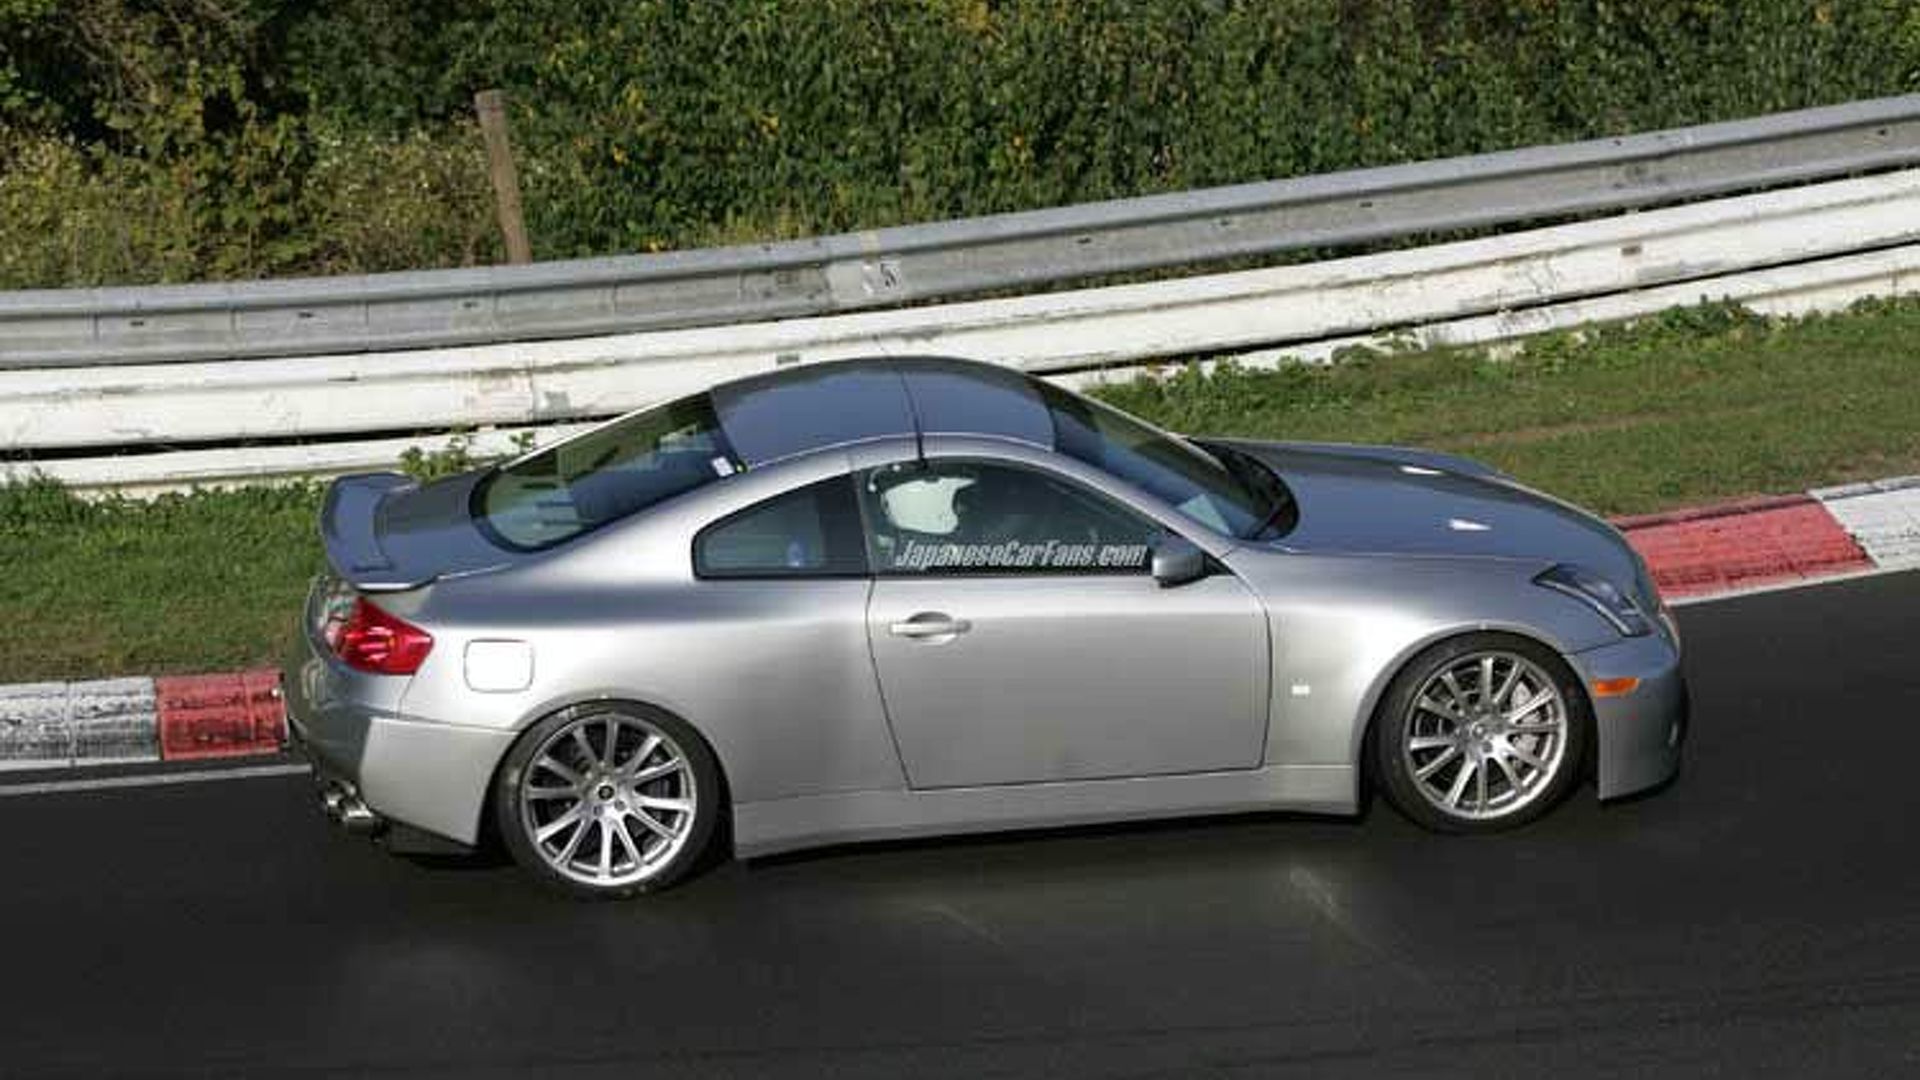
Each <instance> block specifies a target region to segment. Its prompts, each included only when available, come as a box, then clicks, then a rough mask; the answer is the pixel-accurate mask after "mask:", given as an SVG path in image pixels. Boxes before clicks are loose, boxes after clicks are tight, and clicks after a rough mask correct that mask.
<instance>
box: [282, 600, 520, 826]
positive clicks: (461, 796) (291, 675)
mask: <svg viewBox="0 0 1920 1080" xmlns="http://www.w3.org/2000/svg"><path fill="white" fill-rule="evenodd" d="M297 636H298V641H297V642H296V643H295V645H294V649H293V653H292V655H290V656H289V657H288V659H287V662H286V669H285V673H284V678H283V679H282V683H283V685H284V686H285V688H286V705H287V730H288V734H289V736H290V739H289V741H290V742H291V743H292V745H293V746H294V747H295V748H297V749H298V751H299V752H300V753H301V754H303V755H304V756H305V757H306V758H307V760H308V761H310V762H311V763H312V764H313V769H314V776H315V779H316V781H317V782H318V783H319V785H320V797H321V800H322V805H323V806H325V805H326V804H327V800H328V799H329V798H336V802H335V812H330V813H329V816H330V817H334V818H335V820H338V821H341V823H342V824H346V825H348V826H349V827H350V828H355V827H356V826H358V827H357V828H355V831H360V832H378V831H381V829H382V828H383V827H385V826H387V825H389V824H391V825H392V826H394V827H396V829H405V830H411V831H417V832H421V833H426V834H429V835H431V836H434V837H439V838H442V839H444V840H451V841H454V842H456V843H458V844H462V845H472V844H475V843H477V842H478V841H479V837H480V818H481V814H482V812H483V810H484V808H485V806H486V800H487V792H488V789H489V787H490V786H491V785H492V782H493V772H494V769H495V767H496V766H498V764H499V763H500V760H501V758H502V757H504V756H505V754H506V752H507V749H508V747H510V746H511V745H512V743H513V732H511V731H495V730H492V729H485V728H476V727H469V726H465V725H460V724H448V723H438V722H435V721H433V720H430V719H427V718H424V717H415V716H409V715H407V714H406V712H405V711H404V710H403V708H402V703H403V701H404V698H405V695H406V690H407V687H408V685H409V684H410V682H411V680H410V679H406V678H398V677H394V676H388V675H369V674H365V673H363V672H358V671H354V670H353V669H351V668H348V667H346V666H345V665H343V664H341V663H339V662H338V661H337V660H335V659H334V658H333V656H332V655H331V654H328V653H326V652H325V651H323V650H322V648H321V647H320V645H319V644H318V643H317V642H316V641H315V640H313V637H312V635H311V634H309V633H301V634H299V635H297ZM356 803H357V804H358V805H359V806H360V807H362V808H364V811H365V814H367V815H371V816H372V820H371V821H370V820H368V819H367V817H366V816H365V815H362V814H360V813H356V812H354V810H353V808H354V806H355V804H356ZM343 818H344V820H343Z"/></svg>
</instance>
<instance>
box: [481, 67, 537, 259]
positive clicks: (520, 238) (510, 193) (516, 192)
mask: <svg viewBox="0 0 1920 1080" xmlns="http://www.w3.org/2000/svg"><path fill="white" fill-rule="evenodd" d="M473 108H474V111H475V112H477V113H479V114H480V134H481V135H483V136H485V138H486V140H487V174H488V176H489V177H490V178H491V179H492V180H493V197H494V201H495V202H496V203H497V204H498V205H499V208H500V232H501V234H502V235H504V236H505V237H506V240H507V261H508V262H510V263H530V262H532V261H533V247H532V246H531V245H530V244H528V243H527V223H526V221H525V220H524V219H523V218H522V217H521V216H520V174H519V173H518V172H517V171H515V169H514V167H513V145H512V144H511V143H509V142H508V141H507V109H506V99H505V98H504V96H503V95H502V94H501V93H500V91H498V90H482V91H480V92H479V93H477V94H475V95H473Z"/></svg>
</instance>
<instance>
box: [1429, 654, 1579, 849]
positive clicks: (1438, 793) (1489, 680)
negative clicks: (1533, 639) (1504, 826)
mask: <svg viewBox="0 0 1920 1080" xmlns="http://www.w3.org/2000/svg"><path fill="white" fill-rule="evenodd" d="M1567 722H1568V721H1567V704H1566V701H1565V699H1563V698H1562V697H1561V694H1560V687H1559V685H1558V684H1557V683H1555V681H1554V680H1553V678H1552V677H1551V676H1549V675H1548V674H1547V673H1546V671H1545V670H1543V669H1542V668H1541V667H1540V666H1539V665H1538V664H1535V663H1534V662H1533V661H1531V660H1528V659H1526V658H1525V657H1522V656H1516V655H1514V654H1513V653H1510V652H1480V653H1473V654H1470V655H1467V656H1463V657H1459V658H1457V659H1455V660H1452V661H1450V662H1449V663H1448V664H1447V666H1446V667H1444V668H1441V669H1440V670H1439V671H1438V672H1436V673H1435V674H1434V675H1433V676H1431V677H1430V678H1428V679H1427V681H1426V682H1425V683H1424V684H1423V685H1422V686H1421V687H1420V692H1419V693H1417V694H1415V695H1414V697H1413V704H1412V706H1410V707H1409V708H1408V710H1407V715H1406V719H1405V722H1404V723H1403V724H1402V725H1401V743H1400V753H1401V757H1402V760H1403V762H1404V763H1405V765H1406V767H1407V775H1408V776H1410V777H1412V778H1413V786H1414V787H1415V788H1416V789H1418V790H1419V792H1420V795H1421V797H1423V798H1425V799H1426V800H1427V802H1429V803H1431V804H1432V805H1433V806H1434V808H1435V809H1437V810H1439V811H1440V812H1441V813H1443V814H1446V815H1448V816H1450V817H1455V818H1461V819H1465V820H1472V821H1490V820H1495V819H1498V818H1503V817H1506V816H1508V815H1509V814H1513V813H1515V812H1517V811H1518V810H1520V808H1522V807H1524V806H1527V805H1528V804H1530V803H1532V802H1533V801H1534V800H1536V799H1538V798H1539V797H1540V795H1541V794H1542V793H1543V792H1545V791H1546V790H1547V789H1548V788H1550V787H1551V786H1552V785H1553V780H1554V778H1555V777H1556V776H1558V775H1559V773H1560V770H1561V769H1562V768H1564V767H1565V766H1566V762H1567V760H1568V754H1567V742H1568V726H1567Z"/></svg>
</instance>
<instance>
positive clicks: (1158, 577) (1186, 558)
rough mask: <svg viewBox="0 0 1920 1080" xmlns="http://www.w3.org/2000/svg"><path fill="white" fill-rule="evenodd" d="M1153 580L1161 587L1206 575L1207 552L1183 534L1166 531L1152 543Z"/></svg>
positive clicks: (1184, 582) (1181, 583)
mask: <svg viewBox="0 0 1920 1080" xmlns="http://www.w3.org/2000/svg"><path fill="white" fill-rule="evenodd" d="M1151 572H1152V574H1153V580H1155V581H1157V582H1159V583H1160V587H1161V588H1163V589H1170V588H1172V587H1173V586H1175V585H1185V584H1186V583H1187V582H1189V581H1198V580H1200V579H1201V578H1203V577H1206V576H1207V553H1206V552H1204V551H1201V550H1200V549H1199V548H1198V547H1196V546H1194V543H1193V541H1191V540H1189V539H1187V538H1186V537H1184V536H1177V535H1174V534H1172V533H1168V534H1167V535H1166V536H1163V537H1161V538H1160V541H1159V542H1158V543H1156V544H1154V545H1153V561H1152V563H1151Z"/></svg>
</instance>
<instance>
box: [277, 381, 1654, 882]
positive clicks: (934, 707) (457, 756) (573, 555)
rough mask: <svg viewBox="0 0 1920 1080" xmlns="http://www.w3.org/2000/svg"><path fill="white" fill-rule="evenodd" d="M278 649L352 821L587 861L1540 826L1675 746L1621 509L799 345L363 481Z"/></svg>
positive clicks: (295, 704) (315, 747)
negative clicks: (1538, 821)
mask: <svg viewBox="0 0 1920 1080" xmlns="http://www.w3.org/2000/svg"><path fill="white" fill-rule="evenodd" d="M320 530H321V534H322V538H323V540H324V543H325V547H326V551H327V556H328V561H329V563H330V565H331V572H330V574H328V575H327V576H325V577H323V578H322V579H321V580H320V581H318V582H316V584H315V587H314V590H313V593H312V595H311V596H310V598H309V600H308V604H307V607H306V611H305V616H304V619H303V632H302V633H301V634H300V635H299V642H298V644H297V646H296V649H295V653H294V655H293V656H292V657H291V658H290V660H289V663H288V666H287V671H286V679H285V685H286V687H287V703H288V712H289V721H290V727H291V730H292V732H293V735H294V738H295V741H296V742H297V743H298V744H299V745H300V746H301V747H302V748H303V749H304V751H305V752H306V753H307V755H308V756H309V758H310V759H311V760H312V762H313V763H314V766H315V773H316V778H317V779H318V781H319V785H320V790H321V794H322V798H323V800H324V802H325V804H326V807H327V809H328V812H329V814H330V815H331V816H332V817H333V818H334V819H335V820H337V821H341V822H344V823H346V824H348V825H350V826H353V827H355V828H358V829H361V830H363V831H368V832H383V833H385V834H386V836H387V838H388V842H389V844H390V845H391V846H393V847H395V848H396V849H400V850H407V849H414V850H437V849H444V848H447V847H450V846H451V847H460V846H471V845H475V844H478V843H481V842H483V840H484V839H485V838H487V837H489V836H490V835H492V834H496V833H497V835H498V837H499V839H500V840H501V841H502V842H503V843H504V844H505V846H506V847H507V849H508V850H510V851H511V852H512V854H513V856H514V857H515V859H516V860H517V861H518V862H519V863H520V864H521V865H522V866H524V867H525V868H526V869H527V870H529V871H530V872H532V873H533V874H534V875H535V876H537V877H539V878H540V879H542V880H543V881H545V882H547V883H549V884H552V885H554V886H557V887H559V888H561V889H564V890H567V891H570V892H573V893H576V894H579V895H585V896H626V895H631V894H634V893H639V892H645V891H649V890H653V889H658V888H662V887H665V886H668V885H670V884H672V883H674V882H676V881H678V880H680V879H682V878H684V877H685V876H686V875H687V874H689V873H690V872H692V871H694V870H695V869H697V868H698V867H699V866H701V865H702V864H703V860H704V859H705V858H707V857H708V856H709V855H716V854H725V853H727V852H728V851H731V852H733V853H736V854H738V855H741V856H754V855H760V854H767V853H772V852H777V851H784V850H790V849H796V848H802V847H807V846H812V845H822V844H837V843H843V842H850V841H860V840H868V839H877V838H888V837H906V836H923V835H933V834H945V833H962V832H973V831H984V830H999V829H1015V828H1026V827H1034V826H1052V825H1062V824H1071V823H1079V822H1095V821H1113V820H1123V819H1132V818H1157V817H1169V816H1178V815H1193V814H1215V813H1224V812H1234V811H1254V810H1270V809H1289V810H1305V811H1318V812H1326V813H1334V814H1350V813H1354V812H1356V811H1357V810H1358V809H1359V808H1360V806H1361V805H1362V800H1363V798H1364V795H1365V793H1366V792H1367V791H1369V790H1378V791H1380V792H1381V793H1383V794H1384V795H1385V796H1386V797H1387V799H1388V800H1389V801H1390V802H1392V803H1393V805H1394V806H1395V807H1396V808H1398V809H1399V810H1400V811H1401V812H1402V813H1404V814H1405V815H1406V816H1407V817H1409V818H1411V819H1412V820H1414V821H1415V822H1418V823H1419V824H1421V825H1424V826H1426V827H1429V828H1431V829H1435V830H1438V831H1443V832H1466V833H1471V832H1487V831H1495V830H1499V829H1504V828H1510V827H1513V826H1516V825H1520V824H1522V823H1525V822H1527V821H1530V820H1532V819H1534V818H1536V817H1537V816H1539V815H1540V814H1542V813H1545V812H1546V811H1547V810H1548V809H1549V808H1551V807H1552V806H1553V805H1554V804H1555V803H1557V802H1558V801H1560V800H1562V799H1563V798H1565V797H1566V796H1567V794H1568V793H1569V792H1570V791H1572V790H1573V789H1574V788H1575V787H1576V786H1577V785H1579V784H1580V783H1581V782H1582V781H1583V780H1585V779H1586V778H1588V777H1591V778H1592V779H1593V780H1594V781H1595V784H1596V788H1597V792H1598V795H1599V797H1601V798H1614V797H1617V796H1622V795H1627V794H1631V793H1634V792H1639V791H1643V790H1646V789H1648V788H1651V787H1654V786H1657V785H1659V784H1661V783H1663V782H1664V781H1666V780H1667V779H1668V778H1670V777H1671V776H1672V775H1673V774H1674V773H1675V772H1676V770H1677V768H1678V765H1679V760H1680V743H1681V736H1682V734H1683V731H1684V727H1685V723H1686V713H1687V694H1686V686H1685V681H1684V677H1683V675H1682V671H1681V664H1680V643H1679V639H1678V635H1677V633H1676V632H1675V629H1674V626H1673V623H1672V620H1671V619H1670V618H1669V617H1668V615H1667V613H1666V611H1665V609H1664V607H1663V606H1662V605H1661V603H1660V600H1659V597H1658V595H1657V594H1656V592H1655V590H1654V588H1653V586H1652V583H1651V580H1650V579H1649V577H1648V575H1647V572H1646V569H1645V567H1644V565H1643V564H1642V563H1641V561H1640V560H1639V559H1638V557H1637V556H1636V555H1635V554H1634V553H1633V551H1632V550H1631V549H1630V548H1629V547H1628V546H1627V545H1626V543H1625V542H1624V540H1622V538H1621V537H1620V535H1619V534H1618V533H1617V532H1616V531H1615V530H1613V529H1612V528H1611V527H1610V526H1608V525H1607V524H1606V523H1605V522H1603V521H1601V520H1599V519H1597V518H1594V517H1592V516H1590V515H1588V514H1586V513H1584V512H1582V511H1580V510H1578V509H1576V508H1574V507H1571V506H1568V505H1566V504H1564V503H1561V502H1558V501H1556V500H1553V499H1551V498H1549V497H1547V496H1544V495H1541V494H1539V493H1537V492H1533V491H1530V490H1528V489H1526V488H1524V487H1522V486H1520V485H1519V484H1517V483H1516V482H1514V481H1513V480H1511V479H1510V478H1508V477H1505V476H1502V475H1500V474H1498V473H1496V472H1494V471H1493V470H1491V469H1489V468H1487V467H1485V466H1483V465H1480V464H1477V463H1475V462H1472V461H1468V460H1466V459H1462V458H1458V457H1453V456H1449V455H1443V454H1436V453H1430V452H1425V451H1418V450H1404V449H1396V448H1387V447H1365V446H1344V445H1327V444H1301V443H1274V442H1252V441H1244V440H1232V439H1208V438H1191V439H1190V438H1183V437H1180V436H1175V435H1171V434H1168V433H1165V432H1162V431H1159V430H1157V429H1155V428H1153V427H1152V426H1150V425H1148V424H1145V423H1143V422H1141V421H1139V420H1137V419H1134V418H1132V417H1130V416H1127V415H1126V414H1124V413H1121V412H1119V411H1117V410H1114V409H1112V408H1110V407H1108V406H1106V405H1104V404H1101V403H1099V402H1096V401H1092V400H1090V399H1087V398H1084V397H1081V396H1079V395H1076V394H1073V393H1070V392H1068V391H1065V390H1062V389H1060V388H1058V387H1055V386H1053V385H1051V384H1048V383H1046V382H1044V381H1041V380H1037V379H1034V378H1031V377H1029V376H1026V375H1024V374H1021V373H1019V372H1017V371H1014V370H1011V369H1008V368H1005V367H1000V366H995V365H988V364H980V363H974V362H969V361H961V360H949V359H937V358H915V359H902V358H887V359H866V360H849V361H837V362H830V363H820V364H812V365H805V366H797V367H790V368H783V369H779V370H776V371H773V372H770V373H767V374H762V375H756V376H753V377H749V378H746V379H742V380H738V381H735V382H731V383H726V384H723V385H720V386H716V387H714V388H713V389H711V390H709V391H704V392H702V393H699V394H694V395H692V396H689V397H686V398H682V399H679V400H676V401H672V402H669V403H666V404H663V405H660V406H657V407H654V408H651V409H646V410H642V411H640V412H637V413H633V414H631V415H628V416H625V417H622V418H620V419H617V420H614V421H611V422H609V423H607V424H604V425H601V426H599V427H596V428H594V429H592V430H590V431H587V432H585V433H583V434H580V435H577V436H575V437H573V438H570V439H567V440H564V441H561V442H558V443H555V444H553V445H551V446H547V447H543V448H540V449H537V450H535V451H533V452H531V453H528V454H526V455H523V456H521V457H519V458H517V459H514V460H512V461H508V462H504V463H502V464H500V465H497V466H493V467H489V468H485V469H480V470H476V471H473V472H470V473H467V474H463V475H460V476H456V477H451V478H447V479H443V480H437V481H433V482H431V483H416V482H414V481H411V480H409V479H407V478H405V477H403V476H400V475H397V474H391V473H381V474H366V475H358V476H351V477H346V478H343V479H341V480H339V481H337V482H336V483H335V484H334V485H333V487H332V488H331V489H330V491H329V493H328V496H327V500H326V504H325V508H324V510H323V513H322V520H321V522H320Z"/></svg>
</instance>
